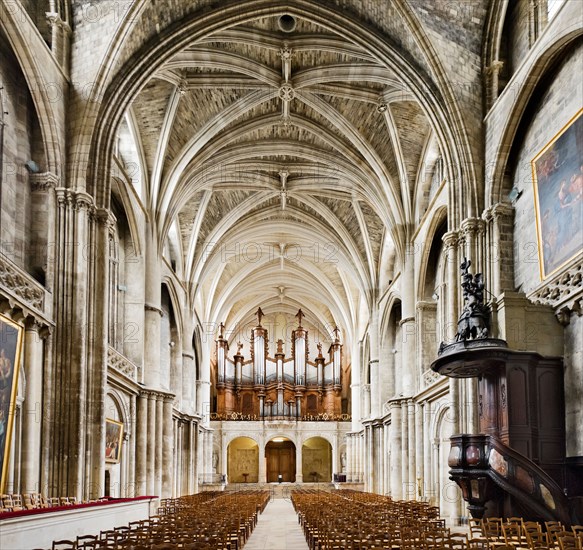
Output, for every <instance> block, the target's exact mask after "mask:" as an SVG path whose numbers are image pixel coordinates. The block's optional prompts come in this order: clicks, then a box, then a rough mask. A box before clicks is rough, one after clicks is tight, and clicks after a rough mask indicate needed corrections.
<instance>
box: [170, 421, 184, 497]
mask: <svg viewBox="0 0 583 550" xmlns="http://www.w3.org/2000/svg"><path fill="white" fill-rule="evenodd" d="M172 431H173V432H174V444H175V446H176V449H175V451H176V452H175V454H174V457H173V458H174V465H173V469H174V483H172V498H176V497H177V496H179V495H181V494H182V487H181V483H182V458H183V456H182V455H183V451H182V425H181V423H180V421H179V420H178V419H175V420H173V422H172Z"/></svg>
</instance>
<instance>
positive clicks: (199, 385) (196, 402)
mask: <svg viewBox="0 0 583 550" xmlns="http://www.w3.org/2000/svg"><path fill="white" fill-rule="evenodd" d="M195 395H196V397H195V399H194V410H195V411H196V414H198V415H202V405H201V403H202V382H201V381H200V380H197V381H196V391H195Z"/></svg>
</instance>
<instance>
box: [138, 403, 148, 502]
mask: <svg viewBox="0 0 583 550" xmlns="http://www.w3.org/2000/svg"><path fill="white" fill-rule="evenodd" d="M136 415H137V417H136V496H145V495H146V494H147V492H148V472H147V464H148V443H147V441H148V396H147V395H146V394H144V393H143V392H142V393H140V394H139V395H138V403H137V412H136Z"/></svg>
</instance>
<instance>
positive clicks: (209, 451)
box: [204, 430, 213, 480]
mask: <svg viewBox="0 0 583 550" xmlns="http://www.w3.org/2000/svg"><path fill="white" fill-rule="evenodd" d="M205 440H206V441H205V453H204V462H205V472H206V474H207V475H208V478H209V479H211V480H212V473H213V432H212V431H211V430H208V431H207V432H206V434H205Z"/></svg>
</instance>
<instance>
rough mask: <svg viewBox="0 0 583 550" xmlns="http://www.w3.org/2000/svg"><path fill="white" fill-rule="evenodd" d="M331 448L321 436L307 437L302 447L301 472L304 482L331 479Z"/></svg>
mask: <svg viewBox="0 0 583 550" xmlns="http://www.w3.org/2000/svg"><path fill="white" fill-rule="evenodd" d="M331 465H332V448H331V447H330V444H329V443H328V442H327V441H326V440H325V439H322V438H319V437H314V438H312V439H308V441H306V442H305V443H304V445H303V447H302V474H303V479H304V482H311V481H317V482H322V481H331V480H332V472H331V470H330V467H331Z"/></svg>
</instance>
